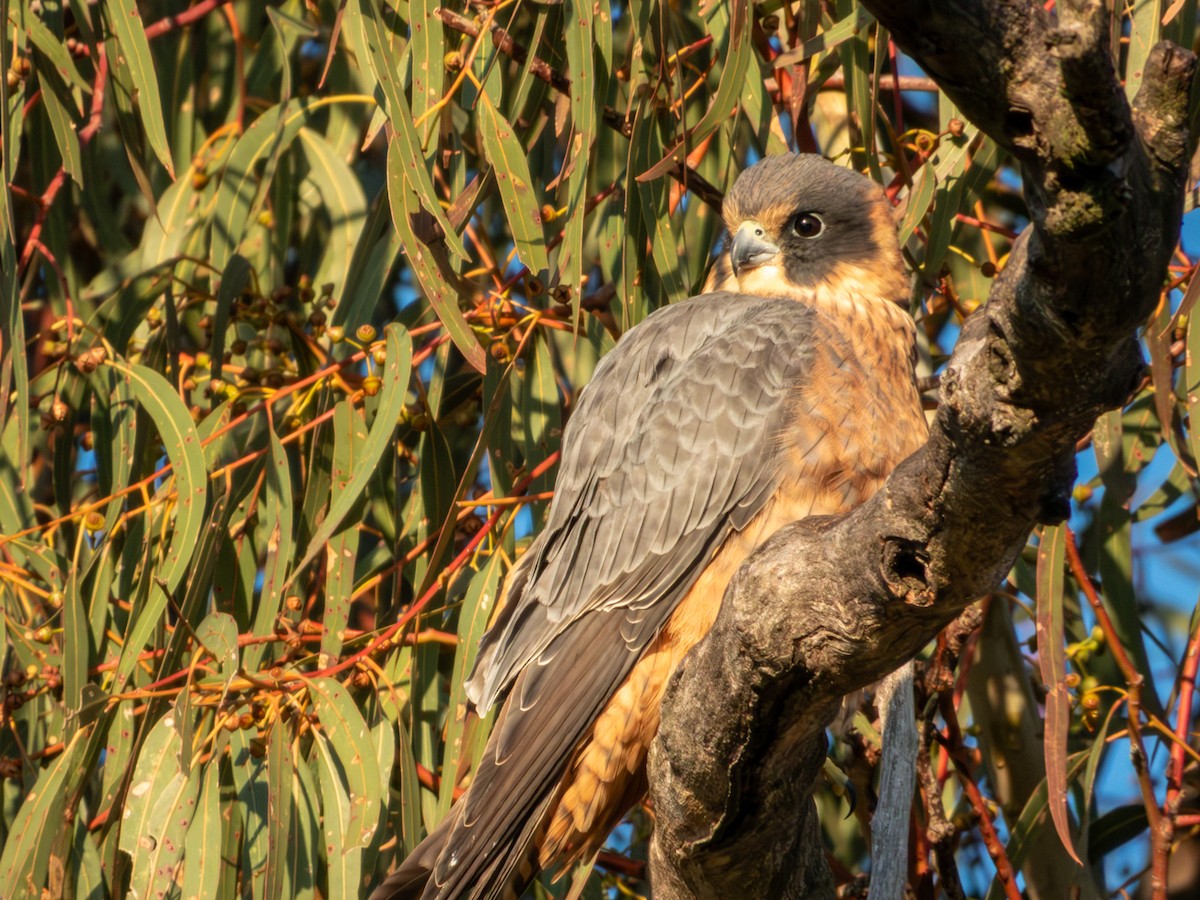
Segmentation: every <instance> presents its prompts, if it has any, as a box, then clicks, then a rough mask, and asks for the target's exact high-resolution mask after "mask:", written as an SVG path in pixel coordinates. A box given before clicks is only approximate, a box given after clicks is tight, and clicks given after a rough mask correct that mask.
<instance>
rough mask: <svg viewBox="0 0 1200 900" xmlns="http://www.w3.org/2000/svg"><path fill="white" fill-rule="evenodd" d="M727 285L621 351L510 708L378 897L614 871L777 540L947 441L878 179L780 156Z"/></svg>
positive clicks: (547, 561)
mask: <svg viewBox="0 0 1200 900" xmlns="http://www.w3.org/2000/svg"><path fill="white" fill-rule="evenodd" d="M722 215H723V218H724V224H725V226H726V228H727V232H728V233H727V235H726V243H725V246H726V250H725V252H724V253H723V255H722V257H721V258H720V260H719V264H718V266H717V268H716V270H715V272H716V274H715V277H714V278H713V279H710V282H711V283H712V284H713V287H714V288H717V289H714V290H711V291H709V292H707V293H704V294H702V295H700V296H697V297H693V298H691V299H689V300H685V301H682V302H680V303H676V304H674V305H671V306H668V307H665V308H663V309H660V310H658V311H657V312H655V313H653V314H652V315H650V316H648V317H647V318H646V320H645V321H643V322H642V323H641V324H639V325H638V326H637V327H635V328H633V329H631V330H630V331H629V332H628V333H627V334H626V335H625V336H624V337H623V338H622V339H621V341H620V342H619V343H618V344H617V346H616V348H615V349H614V350H613V351H612V352H610V353H609V354H608V355H606V356H605V357H604V359H603V360H601V362H600V364H599V365H598V366H597V367H596V371H595V374H594V377H593V379H592V381H591V383H590V384H589V385H588V386H587V387H586V388H585V389H584V390H583V391H582V392H581V394H580V397H579V402H578V405H577V408H576V410H575V412H574V414H573V415H572V417H571V419H570V422H569V424H568V425H567V427H566V430H565V432H564V435H563V451H562V462H561V465H560V470H559V474H558V479H557V482H556V485H555V491H554V499H553V501H552V503H551V506H550V509H549V512H548V514H547V520H546V525H545V528H544V530H543V531H542V532H541V534H539V535H538V537H537V539H536V540H535V541H534V542H533V543H532V544H531V546H530V548H529V549H528V551H527V552H526V553H525V554H524V555H523V556H522V557H521V559H520V561H519V562H518V563H517V565H516V566H515V567H514V568H513V570H512V572H511V573H510V574H509V576H508V578H507V580H506V584H505V588H504V593H503V596H502V598H501V604H500V608H499V612H498V614H497V616H496V619H495V621H494V623H493V624H492V626H491V629H490V630H489V631H488V632H487V634H486V635H485V636H484V637H483V639H482V641H481V643H480V648H479V654H478V658H477V660H476V663H475V668H474V671H473V674H472V675H471V678H470V680H469V681H468V683H467V693H468V696H469V698H470V700H471V702H472V703H473V705H474V707H475V709H476V710H477V711H478V712H479V713H480V714H481V715H482V714H485V713H486V712H487V711H488V710H489V709H491V708H492V707H493V706H494V705H496V704H501V706H500V711H499V713H498V715H497V718H496V723H495V728H494V730H493V732H492V734H491V737H490V739H489V741H488V743H487V747H486V749H485V751H484V753H483V758H482V760H481V762H480V764H479V767H478V770H477V771H476V772H475V773H474V775H473V778H472V781H471V783H470V786H469V787H468V788H467V790H466V792H465V794H464V795H463V796H462V797H461V798H460V800H459V801H458V802H457V804H456V805H455V806H454V807H453V808H452V809H451V810H450V812H449V814H448V815H447V817H446V819H445V820H444V821H443V822H442V823H441V824H440V825H439V826H438V827H437V828H436V830H434V831H433V833H431V834H430V835H429V836H428V837H427V838H426V839H425V840H424V841H423V842H422V843H421V844H420V845H419V846H418V847H417V848H416V849H415V850H414V851H413V852H412V853H411V854H410V855H409V856H408V857H407V858H406V859H405V860H404V861H403V862H402V863H401V864H400V866H399V868H398V869H397V870H396V871H395V872H393V873H392V874H391V875H390V876H389V877H388V878H387V879H386V880H385V881H384V883H383V884H382V885H381V886H380V887H379V888H378V889H377V890H376V891H375V893H374V894H373V895H372V896H373V897H374V898H375V900H384V898H413V900H415V898H421V900H434V898H438V900H447V898H471V900H496V898H509V897H512V898H516V897H519V896H520V895H521V894H522V892H523V891H524V890H525V888H526V887H528V886H529V884H530V883H531V881H532V880H533V879H534V878H535V877H536V876H537V874H538V872H539V871H541V870H544V869H555V868H561V867H564V866H568V865H571V864H573V863H577V862H580V861H590V860H592V859H594V857H595V855H596V853H597V852H598V851H599V849H600V847H601V845H602V844H603V843H604V841H605V839H606V837H607V836H608V834H609V832H610V831H611V830H612V829H613V828H614V827H615V826H616V825H617V824H618V823H619V822H620V820H621V819H622V817H623V816H624V815H625V813H626V812H628V810H629V809H630V808H631V807H632V806H633V805H635V804H636V803H638V802H639V801H640V800H641V799H642V798H643V797H644V796H645V794H646V791H647V781H646V757H647V753H648V751H649V748H650V744H651V742H652V741H653V739H654V736H655V733H656V732H657V730H658V724H659V705H660V702H661V699H662V695H663V691H664V689H665V688H666V685H667V682H668V681H669V679H670V677H671V674H672V673H673V672H674V671H675V668H676V667H677V666H678V665H679V663H680V661H681V660H682V659H683V657H684V655H685V654H686V653H687V652H688V650H690V649H691V648H692V647H693V646H694V645H695V644H696V643H697V642H698V641H699V640H700V639H701V638H702V637H704V635H705V634H706V633H707V632H708V630H709V628H710V627H711V626H712V623H713V621H714V619H715V618H716V615H717V611H718V610H719V608H720V604H721V600H722V597H723V596H724V593H725V588H726V586H727V585H728V584H729V581H730V579H731V578H732V577H733V574H734V573H735V572H736V571H737V569H738V567H739V566H741V564H742V563H743V562H744V561H745V560H746V558H747V557H748V556H749V555H750V554H751V553H752V552H753V551H754V550H755V548H756V547H758V546H759V545H760V544H762V543H763V542H764V541H765V540H766V539H767V538H769V537H770V536H771V534H772V533H774V532H775V531H776V530H777V529H779V528H780V527H782V526H783V525H786V524H788V523H790V522H793V521H796V520H798V519H802V518H804V517H806V516H813V515H835V514H839V513H845V512H846V511H848V510H849V509H851V508H852V507H854V506H855V505H857V504H859V503H861V502H863V501H864V500H866V499H867V498H868V497H870V496H871V494H873V493H874V492H875V491H876V490H877V489H878V488H879V487H880V486H881V485H882V484H883V482H884V480H885V479H886V478H887V476H888V474H889V473H890V472H891V471H892V470H893V469H894V468H895V467H896V465H897V464H899V463H900V462H901V460H903V459H904V458H905V457H907V456H908V455H909V454H910V453H912V452H913V451H915V450H916V449H917V448H918V447H919V446H920V445H921V444H922V443H923V442H924V440H925V437H926V423H925V417H924V413H923V412H922V409H921V403H920V397H919V395H918V392H917V386H916V380H915V375H914V369H913V364H914V336H915V328H914V325H913V321H912V318H911V317H910V316H909V314H908V312H907V310H906V303H907V299H908V280H907V277H906V275H905V270H904V266H903V261H902V258H901V255H900V248H899V246H898V243H897V240H896V232H895V225H894V222H893V219H892V216H891V207H890V205H889V203H888V201H887V199H886V197H885V196H884V194H883V192H882V190H881V189H880V188H879V187H878V185H876V184H875V183H874V182H872V181H871V180H870V179H868V178H866V177H864V176H862V175H859V174H858V173H856V172H853V171H851V170H849V169H845V168H841V167H839V166H836V165H834V164H833V163H831V162H828V161H826V160H824V159H822V158H821V157H819V156H816V155H811V154H800V155H784V156H774V157H768V158H766V159H763V160H762V161H760V162H759V163H757V164H756V165H754V166H752V167H750V168H749V169H747V170H746V171H745V172H743V173H742V174H741V175H740V176H739V178H738V179H737V181H736V183H735V184H734V186H733V188H732V189H731V191H730V192H729V194H728V195H727V196H726V198H725V202H724V206H723V212H722Z"/></svg>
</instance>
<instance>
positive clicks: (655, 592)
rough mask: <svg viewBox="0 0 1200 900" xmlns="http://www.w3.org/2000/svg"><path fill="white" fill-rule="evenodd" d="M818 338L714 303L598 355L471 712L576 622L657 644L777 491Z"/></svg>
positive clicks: (761, 302)
mask: <svg viewBox="0 0 1200 900" xmlns="http://www.w3.org/2000/svg"><path fill="white" fill-rule="evenodd" d="M822 324H823V323H821V322H820V321H819V319H818V317H817V316H815V315H814V314H813V313H812V312H811V311H809V310H807V309H806V308H804V307H802V306H800V305H799V304H796V303H791V302H787V301H780V300H773V299H761V298H756V297H749V296H744V295H739V294H727V293H720V294H711V295H706V296H703V297H699V298H694V299H692V300H689V301H686V302H684V303H680V304H677V305H675V306H671V307H667V308H665V309H663V310H660V311H659V312H658V313H655V314H654V315H652V316H650V317H649V318H648V319H647V320H646V321H645V322H644V323H643V324H642V325H641V326H640V327H638V328H636V329H634V330H633V331H631V332H630V333H629V335H628V336H627V337H626V339H625V340H623V341H621V343H620V344H618V346H617V347H616V349H614V350H613V351H612V352H611V353H609V354H608V355H607V356H605V358H604V359H603V360H602V361H601V363H600V365H599V366H598V367H597V369H596V373H595V376H594V378H593V380H592V382H591V384H589V385H588V386H587V388H586V389H585V390H584V391H583V392H582V395H581V397H580V401H579V405H578V407H577V409H576V410H575V412H574V414H573V415H572V417H571V420H570V422H569V423H568V425H567V429H566V432H565V435H564V442H563V443H564V449H563V461H562V464H561V466H560V470H559V473H558V479H557V481H556V482H555V495H554V502H553V504H552V505H551V509H550V513H549V516H548V519H547V522H546V526H545V528H544V529H543V531H542V533H541V534H540V535H539V537H538V539H537V540H536V541H535V542H534V544H533V546H532V547H531V548H530V549H529V551H528V552H527V553H526V554H525V556H524V557H523V558H522V560H521V565H520V566H519V567H518V569H517V570H515V571H514V573H513V578H512V579H510V580H512V581H513V584H512V586H510V588H509V591H508V602H507V604H506V607H505V609H504V610H503V611H502V612H501V615H500V616H499V618H498V621H497V622H496V623H495V625H494V626H493V627H492V629H491V630H490V631H489V632H488V634H487V635H486V636H485V637H484V640H483V642H482V644H481V645H480V652H479V657H478V660H477V662H476V665H475V672H474V674H473V675H472V678H471V683H470V685H469V688H468V692H469V695H470V697H471V699H472V701H473V702H474V703H475V705H476V706H477V707H478V708H479V709H480V710H482V711H486V710H487V709H488V708H489V707H490V706H491V705H492V703H493V702H495V700H496V698H497V697H498V696H499V695H501V694H503V693H504V691H505V690H506V689H507V688H508V687H509V686H510V685H511V684H512V683H513V681H514V680H515V678H516V676H517V673H518V672H519V671H521V670H522V669H523V668H525V666H527V665H528V664H529V663H530V662H532V661H534V660H535V659H536V658H538V657H539V656H541V655H542V654H544V653H545V652H546V651H547V650H548V648H549V647H550V645H551V643H552V642H553V641H554V640H555V639H556V638H558V636H559V635H560V634H561V633H562V632H563V631H564V630H566V629H567V626H568V625H569V623H570V622H571V621H573V620H575V619H577V618H579V617H580V616H582V615H584V614H586V613H591V612H596V611H600V610H606V609H613V608H616V609H620V610H622V611H623V618H624V619H625V620H627V623H628V624H626V625H625V626H623V627H622V629H621V635H622V637H623V638H624V641H625V643H626V645H627V646H628V648H629V649H630V650H632V651H639V650H641V649H642V648H643V647H644V646H645V644H646V642H647V641H648V640H649V639H650V638H652V637H653V635H654V634H655V633H657V630H658V627H659V626H660V625H661V623H662V621H663V620H664V619H665V617H666V615H668V614H669V612H670V608H671V607H672V601H674V600H678V599H679V597H681V596H682V595H683V593H685V592H686V589H687V587H689V586H690V584H691V583H692V582H693V581H694V580H695V578H696V577H697V576H698V575H699V574H700V571H701V570H702V569H703V566H704V563H705V562H706V561H707V559H708V557H709V556H710V555H711V552H712V550H713V549H715V547H716V546H717V545H718V544H719V543H720V541H721V540H722V539H723V538H724V537H725V536H726V535H727V534H728V533H729V532H730V530H732V529H740V528H742V527H744V526H745V524H746V523H747V522H748V521H749V520H750V519H752V518H753V517H754V515H755V514H756V513H757V512H758V511H759V510H760V509H761V508H762V506H763V504H764V503H765V502H766V501H767V500H768V499H769V498H770V496H771V495H772V493H773V492H774V489H775V488H776V486H777V484H778V476H779V471H778V468H779V467H778V466H777V465H776V457H777V454H778V450H779V449H780V443H781V442H780V440H779V437H780V429H781V428H782V426H783V424H784V419H785V418H787V417H788V415H790V412H791V411H790V409H788V408H786V407H787V401H788V399H789V398H794V397H795V396H796V390H797V386H798V385H799V384H802V383H803V381H804V377H803V376H804V371H805V369H806V365H807V362H808V357H809V355H810V351H809V349H808V348H811V346H812V344H811V343H810V342H811V341H812V340H813V337H814V335H813V331H814V329H816V328H820V327H821V325H822ZM826 327H827V326H826ZM648 621H649V622H652V624H650V625H649V627H643V625H644V624H645V623H647V622H648Z"/></svg>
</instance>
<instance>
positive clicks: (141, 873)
mask: <svg viewBox="0 0 1200 900" xmlns="http://www.w3.org/2000/svg"><path fill="white" fill-rule="evenodd" d="M175 726H176V723H175V721H174V717H173V715H170V714H168V715H166V716H163V717H162V718H161V719H159V720H158V721H157V722H155V723H154V726H153V727H152V728H151V729H150V733H149V734H148V735H147V736H146V740H145V742H144V743H143V744H142V748H141V752H140V753H139V754H138V760H137V765H136V766H135V768H134V772H133V779H132V780H131V782H130V785H129V793H128V795H127V797H126V799H125V806H124V812H123V820H122V825H121V839H120V848H121V850H122V851H123V852H125V853H127V854H129V856H130V858H131V859H132V860H133V878H132V882H131V888H132V890H133V891H134V892H135V893H136V895H137V896H141V897H154V896H162V895H163V894H164V893H165V892H166V891H167V889H168V888H169V886H170V885H172V884H173V883H174V881H175V868H176V866H177V865H178V864H179V861H180V859H181V858H182V857H183V846H184V840H185V838H186V835H187V831H188V828H189V826H190V825H191V822H192V815H193V813H194V810H195V808H196V798H197V796H198V793H199V788H200V778H199V775H200V772H201V767H199V766H192V767H190V772H185V771H184V770H183V768H182V767H181V766H180V763H179V760H180V754H181V753H188V752H190V751H189V748H186V747H184V746H183V745H182V742H181V741H180V737H179V731H178V730H176V727H175Z"/></svg>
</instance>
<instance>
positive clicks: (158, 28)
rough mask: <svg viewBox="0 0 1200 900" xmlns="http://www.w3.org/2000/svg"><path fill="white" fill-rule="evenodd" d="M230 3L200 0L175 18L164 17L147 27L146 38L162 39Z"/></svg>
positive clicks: (228, 1)
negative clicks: (165, 35)
mask: <svg viewBox="0 0 1200 900" xmlns="http://www.w3.org/2000/svg"><path fill="white" fill-rule="evenodd" d="M232 2H233V0H201V2H199V3H197V4H196V5H195V6H192V7H189V8H188V9H185V10H184V11H183V12H181V13H180V14H179V15H177V16H165V17H164V18H161V19H159V20H158V21H157V22H155V23H154V24H153V25H147V26H146V37H147V38H149V39H150V40H154V39H155V38H156V37H162V36H163V35H164V34H168V33H170V32H172V31H175V30H176V29H178V28H185V27H187V26H188V25H191V24H192V23H193V22H198V21H199V20H200V19H203V18H204V17H205V16H207V15H208V14H209V13H210V12H212V11H213V10H214V9H219V8H221V7H222V6H227V5H228V4H230V3H232Z"/></svg>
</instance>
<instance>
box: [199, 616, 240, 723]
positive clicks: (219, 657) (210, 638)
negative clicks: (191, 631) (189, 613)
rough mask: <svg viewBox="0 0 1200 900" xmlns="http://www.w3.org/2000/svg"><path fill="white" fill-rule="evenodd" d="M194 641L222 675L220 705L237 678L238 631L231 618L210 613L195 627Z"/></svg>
mask: <svg viewBox="0 0 1200 900" xmlns="http://www.w3.org/2000/svg"><path fill="white" fill-rule="evenodd" d="M196 640H198V641H199V642H200V644H201V645H202V646H203V647H204V649H205V650H207V651H208V652H209V653H211V654H212V656H213V660H214V661H215V662H216V663H217V666H218V667H219V668H220V670H221V673H222V676H223V678H222V680H223V682H224V688H223V689H222V691H221V704H222V705H223V704H224V702H225V697H226V695H227V694H228V692H229V686H230V685H231V684H232V683H233V679H234V678H236V677H237V674H238V670H239V665H238V630H237V623H236V622H235V621H234V620H233V616H231V615H228V614H226V613H223V612H211V613H209V614H208V615H207V616H205V618H204V621H203V622H201V623H200V624H199V625H198V626H197V627H196Z"/></svg>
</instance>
